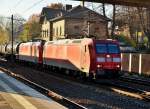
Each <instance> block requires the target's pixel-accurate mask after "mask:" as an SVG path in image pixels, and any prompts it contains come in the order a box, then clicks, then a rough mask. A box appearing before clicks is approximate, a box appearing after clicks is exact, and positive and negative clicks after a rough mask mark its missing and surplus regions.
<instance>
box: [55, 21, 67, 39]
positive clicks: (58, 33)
mask: <svg viewBox="0 0 150 109" xmlns="http://www.w3.org/2000/svg"><path fill="white" fill-rule="evenodd" d="M52 31H53V40H57V39H64V38H65V20H59V21H55V22H53V30H52Z"/></svg>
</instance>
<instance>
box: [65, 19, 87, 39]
mask: <svg viewBox="0 0 150 109" xmlns="http://www.w3.org/2000/svg"><path fill="white" fill-rule="evenodd" d="M65 23H66V26H65V34H66V37H68V38H77V37H79V36H81V35H83V34H84V30H85V28H84V27H85V22H84V20H83V19H66V22H65Z"/></svg>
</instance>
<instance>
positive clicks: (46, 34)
mask: <svg viewBox="0 0 150 109" xmlns="http://www.w3.org/2000/svg"><path fill="white" fill-rule="evenodd" d="M41 31H42V39H44V40H46V41H49V38H50V22H49V21H47V20H46V19H45V20H44V22H43V24H42V30H41Z"/></svg>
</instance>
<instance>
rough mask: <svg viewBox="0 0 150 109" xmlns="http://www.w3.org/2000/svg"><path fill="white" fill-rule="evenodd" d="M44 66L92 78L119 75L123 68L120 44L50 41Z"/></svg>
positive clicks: (107, 41) (93, 41)
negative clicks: (102, 75)
mask: <svg viewBox="0 0 150 109" xmlns="http://www.w3.org/2000/svg"><path fill="white" fill-rule="evenodd" d="M43 64H44V65H47V66H52V67H59V68H63V69H66V70H73V71H74V72H72V73H79V74H83V75H85V76H86V77H92V78H95V77H98V76H99V75H101V74H104V73H105V74H106V75H118V72H119V71H120V67H121V58H120V49H119V44H118V42H117V41H114V40H95V39H90V38H84V39H72V40H70V39H66V40H59V41H49V42H46V43H45V45H44V51H43ZM110 72H111V73H110Z"/></svg>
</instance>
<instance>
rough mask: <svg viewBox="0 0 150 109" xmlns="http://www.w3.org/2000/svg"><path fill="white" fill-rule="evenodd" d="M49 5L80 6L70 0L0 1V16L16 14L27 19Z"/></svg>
mask: <svg viewBox="0 0 150 109" xmlns="http://www.w3.org/2000/svg"><path fill="white" fill-rule="evenodd" d="M50 3H63V4H72V5H73V6H76V5H79V4H80V2H78V1H72V0H0V15H2V16H11V15H12V14H15V13H18V14H20V15H21V16H23V17H24V18H26V19H27V18H28V17H29V16H30V15H32V14H33V13H40V12H41V10H42V8H43V7H45V6H47V5H48V4H50ZM33 5H34V6H33ZM30 7H31V8H30Z"/></svg>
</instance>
